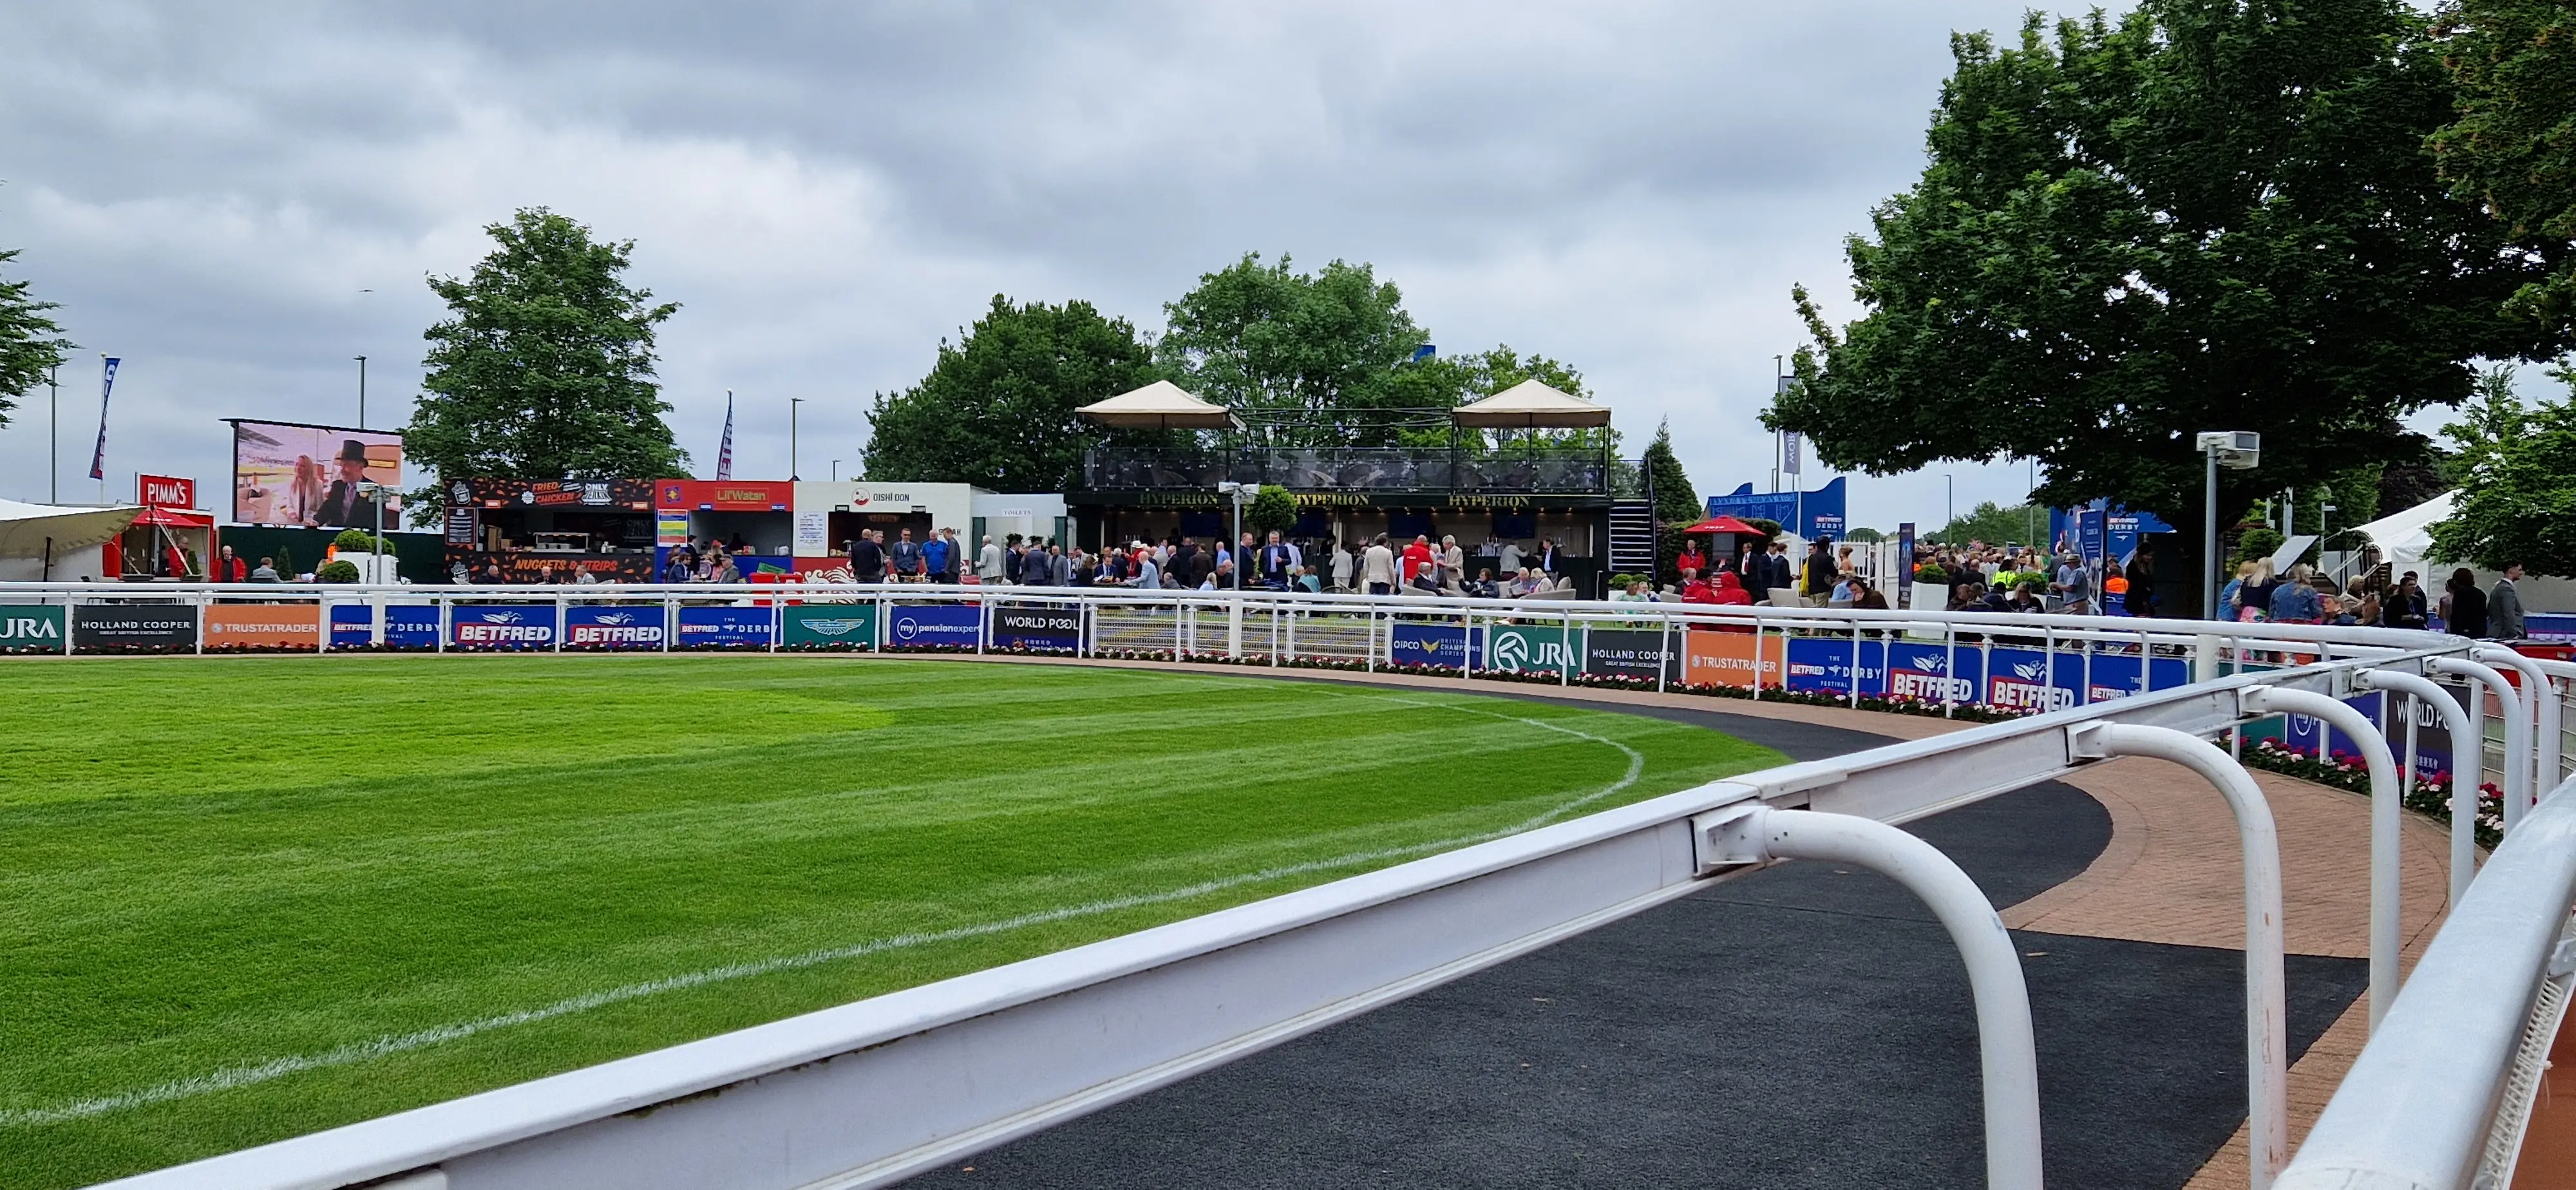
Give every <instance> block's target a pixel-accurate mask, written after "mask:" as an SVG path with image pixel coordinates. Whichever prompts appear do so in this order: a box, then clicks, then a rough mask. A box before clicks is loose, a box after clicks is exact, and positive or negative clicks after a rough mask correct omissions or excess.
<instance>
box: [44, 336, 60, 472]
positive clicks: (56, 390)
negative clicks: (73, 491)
mask: <svg viewBox="0 0 2576 1190" xmlns="http://www.w3.org/2000/svg"><path fill="white" fill-rule="evenodd" d="M62 378H63V366H62V365H61V364H55V365H54V366H53V367H50V368H47V369H45V407H46V409H47V410H48V411H49V414H50V416H49V417H48V419H47V420H46V422H45V503H47V504H60V503H62V502H63V491H62V483H63V435H62V429H63V386H62V383H61V381H62Z"/></svg>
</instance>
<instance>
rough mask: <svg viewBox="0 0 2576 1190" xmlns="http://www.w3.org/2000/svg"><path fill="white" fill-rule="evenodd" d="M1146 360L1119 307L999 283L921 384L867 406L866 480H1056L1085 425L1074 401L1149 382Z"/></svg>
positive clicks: (1029, 484)
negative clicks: (1051, 298) (1027, 295)
mask: <svg viewBox="0 0 2576 1190" xmlns="http://www.w3.org/2000/svg"><path fill="white" fill-rule="evenodd" d="M1155 374H1156V373H1155V371H1154V362H1153V358H1152V356H1151V354H1150V353H1149V352H1148V351H1147V349H1146V347H1145V345H1144V344H1143V343H1142V342H1139V341H1138V340H1137V337H1136V328H1135V327H1133V326H1131V325H1129V324H1128V322H1127V320H1126V319H1123V318H1106V317H1103V316H1102V315H1101V314H1100V312H1099V311H1098V310H1095V309H1093V308H1092V306H1091V303H1089V302H1079V301H1076V302H1066V303H1065V304H1063V305H1060V306H1050V305H1047V304H1045V303H1043V302H1030V303H1027V304H1025V305H1014V304H1013V303H1012V302H1011V300H1010V299H1009V298H1007V297H1004V296H1002V295H1001V294H994V295H993V304H992V306H991V308H990V309H988V310H986V311H985V313H984V317H982V318H981V319H978V320H977V321H976V323H975V325H974V326H972V327H970V328H967V329H965V330H962V331H959V332H958V337H957V342H956V344H955V345H953V346H952V345H950V344H949V343H948V342H947V341H946V340H941V342H940V344H939V358H938V360H937V361H935V362H933V363H932V364H931V366H930V373H929V375H927V376H924V377H922V379H921V383H919V384H916V385H913V386H912V387H911V388H907V389H905V390H903V391H902V392H899V393H878V394H877V396H876V404H875V405H874V407H872V408H871V409H870V410H869V412H868V421H869V423H870V425H871V427H872V431H871V437H870V438H869V440H868V446H867V452H866V454H867V461H866V467H867V474H868V476H869V478H871V479H899V480H918V481H924V482H946V483H974V484H980V485H982V486H984V487H988V488H995V489H998V490H1000V491H1005V492H1053V491H1061V490H1063V488H1064V485H1065V483H1066V481H1067V480H1069V479H1070V478H1072V476H1073V474H1074V470H1075V468H1076V467H1078V466H1079V465H1080V463H1081V461H1082V443H1083V441H1084V440H1085V439H1086V438H1088V437H1092V436H1094V432H1093V431H1092V429H1091V427H1089V426H1087V425H1085V424H1084V423H1083V422H1082V420H1081V419H1080V418H1077V417H1075V416H1074V413H1073V411H1074V410H1076V409H1078V408H1081V407H1082V406H1084V405H1088V404H1091V403H1092V402H1094V401H1098V400H1102V399H1104V398H1107V397H1114V396H1116V395H1118V394H1119V393H1122V392H1126V391H1127V390H1129V389H1132V388H1138V387H1141V386H1143V385H1147V384H1151V383H1153V381H1154V377H1155Z"/></svg>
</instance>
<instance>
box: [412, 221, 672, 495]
mask: <svg viewBox="0 0 2576 1190" xmlns="http://www.w3.org/2000/svg"><path fill="white" fill-rule="evenodd" d="M484 231H486V232H487V233H489V234H490V235H491V237H492V239H493V241H494V242H495V243H497V244H498V245H499V247H497V248H495V249H493V251H492V252H491V253H490V254H489V255H486V256H485V257H484V258H483V259H482V261H481V262H480V263H478V264H476V265H475V266H474V272H473V275H471V276H469V277H465V278H461V279H460V278H456V277H432V278H430V280H429V288H430V292H432V293H435V294H437V295H438V296H439V298H440V299H441V300H443V301H445V302H446V303H447V309H448V314H449V316H448V318H447V319H446V320H445V321H442V322H440V323H438V324H436V325H434V326H432V327H430V328H429V329H428V330H427V331H426V332H423V334H422V336H421V337H422V338H424V339H427V340H428V341H429V343H430V348H429V353H428V355H427V356H426V357H425V358H424V359H423V360H422V362H423V363H424V364H426V365H427V366H428V375H427V376H425V377H423V378H422V380H421V388H422V389H423V390H424V391H423V392H422V394H421V397H420V400H419V402H418V403H417V404H416V405H415V406H414V407H413V409H412V418H411V425H410V426H409V427H407V428H406V429H405V430H404V436H403V448H404V450H405V452H406V453H408V454H409V455H410V456H411V458H412V459H413V461H415V462H417V463H419V464H421V465H422V471H423V473H424V474H426V475H428V476H429V477H430V478H431V479H432V480H433V481H434V480H436V479H437V477H439V476H442V475H445V476H453V477H464V476H493V477H497V478H503V479H564V478H572V477H597V478H616V477H625V478H643V479H651V478H656V477H660V476H666V475H674V474H678V473H679V472H680V469H681V468H682V467H684V466H686V465H687V462H688V455H687V453H686V452H684V451H682V450H681V449H680V448H679V447H678V446H677V445H676V444H674V443H673V441H672V439H671V427H670V426H668V425H666V424H664V423H663V421H662V415H663V414H664V413H666V412H669V411H670V408H671V406H670V405H669V403H667V402H665V401H663V400H662V390H661V386H660V385H659V384H657V383H655V380H654V373H653V365H654V355H653V335H654V328H655V327H658V326H660V325H661V324H662V323H663V322H664V321H665V320H667V319H669V318H670V317H671V315H672V314H673V313H674V312H676V311H677V310H679V308H680V307H679V305H678V304H677V303H673V302H664V303H662V304H660V305H654V304H652V299H653V293H652V291H651V290H645V289H637V288H634V287H633V286H630V285H628V284H627V283H626V279H625V273H626V269H627V265H628V263H629V258H630V257H631V256H632V255H633V253H634V251H635V241H633V240H624V241H596V240H593V239H592V238H591V232H590V229H589V228H587V227H584V226H582V225H581V224H579V223H576V222H574V221H572V220H571V219H568V218H565V217H564V216H562V215H558V214H556V213H554V212H553V211H549V210H547V209H545V208H544V207H530V208H527V209H524V210H521V211H519V212H518V213H517V214H515V215H513V216H511V218H510V221H509V222H507V223H495V224H493V225H491V226H490V227H487V228H484ZM413 496H414V502H413V505H412V507H413V509H414V510H415V519H416V520H417V521H419V522H420V523H424V524H425V523H428V522H429V521H431V520H434V519H435V518H436V516H437V511H438V489H437V487H436V485H435V483H434V482H433V484H432V485H431V486H429V487H426V488H423V489H421V490H420V491H418V492H415V493H413Z"/></svg>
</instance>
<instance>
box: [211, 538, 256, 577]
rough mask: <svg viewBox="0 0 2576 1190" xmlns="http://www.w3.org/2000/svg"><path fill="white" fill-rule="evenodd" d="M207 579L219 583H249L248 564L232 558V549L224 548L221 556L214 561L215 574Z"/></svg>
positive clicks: (229, 547)
mask: <svg viewBox="0 0 2576 1190" xmlns="http://www.w3.org/2000/svg"><path fill="white" fill-rule="evenodd" d="M207 577H209V578H211V579H213V580H214V581H216V582H219V583H246V582H249V581H250V564H249V563H247V562H244V561H242V560H241V559H239V558H236V557H234V556H233V547H231V546H225V547H224V551H223V555H222V556H221V557H218V558H216V559H215V572H214V573H213V574H212V575H209V576H207Z"/></svg>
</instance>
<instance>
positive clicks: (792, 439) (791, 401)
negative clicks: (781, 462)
mask: <svg viewBox="0 0 2576 1190" xmlns="http://www.w3.org/2000/svg"><path fill="white" fill-rule="evenodd" d="M804 403H805V398H803V397H789V398H787V478H788V479H789V481H791V482H792V481H794V480H796V479H797V478H799V477H798V476H797V474H796V407H797V406H799V405H802V404H804Z"/></svg>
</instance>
